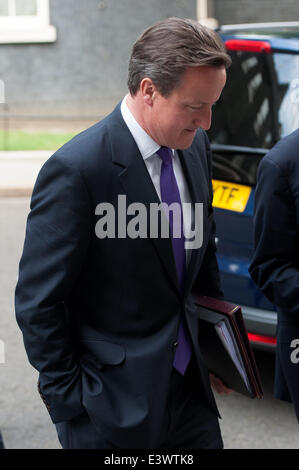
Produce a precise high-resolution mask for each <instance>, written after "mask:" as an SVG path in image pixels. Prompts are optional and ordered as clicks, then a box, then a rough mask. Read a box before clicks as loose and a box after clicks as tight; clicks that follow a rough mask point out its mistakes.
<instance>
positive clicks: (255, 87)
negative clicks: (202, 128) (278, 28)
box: [209, 51, 299, 149]
mask: <svg viewBox="0 0 299 470" xmlns="http://www.w3.org/2000/svg"><path fill="white" fill-rule="evenodd" d="M230 55H231V56H232V61H233V62H232V65H231V67H230V68H229V69H228V71H227V83H226V85H225V88H224V90H223V93H222V96H221V98H220V100H219V101H218V103H217V104H216V106H215V107H214V111H213V121H212V126H211V129H210V131H209V138H210V140H211V142H212V143H218V144H226V145H238V146H245V147H253V148H266V149H269V148H271V147H273V145H274V144H275V143H276V142H277V141H278V140H279V139H280V138H281V137H283V136H285V135H287V134H289V133H290V132H292V131H293V130H295V129H296V128H298V127H299V99H297V100H296V90H298V92H297V94H298V98H299V56H298V55H297V54H284V53H274V54H258V53H251V52H242V51H231V52H230ZM296 80H297V81H296Z"/></svg>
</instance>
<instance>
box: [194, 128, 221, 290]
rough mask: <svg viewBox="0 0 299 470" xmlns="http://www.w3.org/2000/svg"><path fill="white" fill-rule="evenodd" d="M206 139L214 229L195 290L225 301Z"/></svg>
mask: <svg viewBox="0 0 299 470" xmlns="http://www.w3.org/2000/svg"><path fill="white" fill-rule="evenodd" d="M203 134H204V137H205V145H206V153H207V165H208V184H209V195H210V203H209V207H208V211H207V212H208V217H209V218H211V219H212V228H211V232H210V236H209V241H208V245H207V248H206V252H205V255H204V258H203V261H202V264H201V268H200V271H199V274H198V276H197V279H196V281H195V283H194V287H193V290H194V291H195V292H196V293H198V294H203V295H207V296H209V297H215V298H218V299H223V297H224V295H223V291H222V288H221V283H220V275H219V267H218V261H217V257H216V252H217V247H216V242H215V236H216V223H215V219H214V211H213V205H212V202H213V185H212V162H211V159H212V155H211V148H210V143H209V139H208V137H207V135H206V133H205V132H203Z"/></svg>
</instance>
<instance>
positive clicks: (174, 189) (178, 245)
mask: <svg viewBox="0 0 299 470" xmlns="http://www.w3.org/2000/svg"><path fill="white" fill-rule="evenodd" d="M157 154H158V155H159V157H160V158H161V160H162V166H161V176H160V190H161V200H162V202H165V203H166V204H167V205H168V206H170V205H171V204H172V203H174V202H176V203H178V204H179V205H180V209H181V220H180V221H181V225H180V227H179V229H180V232H179V233H180V236H179V237H178V236H177V232H178V231H177V230H176V232H175V235H176V236H175V237H174V236H172V247H173V254H174V258H175V262H176V267H177V274H178V280H179V285H180V288H181V291H182V292H183V286H184V278H185V272H186V255H185V246H184V245H185V239H184V232H183V211H182V203H181V198H180V193H179V188H178V185H177V181H176V179H175V174H174V171H173V165H172V150H171V149H170V148H168V147H161V148H160V149H159V150H158V152H157ZM169 229H170V234H171V235H173V233H174V230H173V211H171V210H170V211H169ZM191 344H192V343H191V338H190V335H189V332H188V329H187V325H186V320H185V318H184V317H183V316H182V319H181V322H180V327H179V335H178V345H177V348H176V351H175V356H174V362H173V366H174V367H175V368H176V369H177V370H178V371H179V372H180V373H181V374H182V375H184V373H185V371H186V369H187V366H188V364H189V361H190V359H191V356H192V346H191Z"/></svg>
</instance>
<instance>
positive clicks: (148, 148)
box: [120, 95, 160, 160]
mask: <svg viewBox="0 0 299 470" xmlns="http://www.w3.org/2000/svg"><path fill="white" fill-rule="evenodd" d="M127 96H128V95H126V96H125V97H124V99H123V100H122V103H121V107H120V109H121V113H122V117H123V119H124V121H125V123H126V125H127V126H128V128H129V131H130V132H131V134H132V136H133V138H134V140H135V142H136V145H137V147H138V149H139V151H140V153H141V155H142V157H143V158H144V160H145V159H146V158H148V157H150V156H151V155H153V154H154V153H156V152H157V151H158V150H159V148H160V145H159V144H157V142H155V141H154V140H153V139H152V138H151V137H150V136H149V135H148V134H147V133H146V132H145V130H144V129H143V128H142V127H141V126H140V124H139V123H138V122H137V121H136V119H135V118H134V116H133V114H132V113H131V111H130V110H129V108H128V105H127V102H126V100H127Z"/></svg>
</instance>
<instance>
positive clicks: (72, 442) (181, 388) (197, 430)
mask: <svg viewBox="0 0 299 470" xmlns="http://www.w3.org/2000/svg"><path fill="white" fill-rule="evenodd" d="M196 374H197V370H196V366H195V364H194V362H193V359H192V360H191V363H190V364H189V366H188V369H187V371H186V373H185V376H182V375H180V374H179V372H177V371H176V370H175V369H173V372H172V375H171V382H170V387H169V394H168V401H167V406H166V409H165V416H164V425H163V430H162V435H163V437H162V439H161V442H160V444H159V445H158V446H157V448H160V449H221V448H223V442H222V438H221V432H220V428H219V423H218V418H217V417H216V416H215V414H214V413H213V412H212V411H211V410H210V409H209V408H208V407H207V405H206V404H205V401H204V399H203V398H202V392H201V389H200V386H198V385H196V384H198V383H199V382H198V380H197V377H196ZM56 429H57V433H58V438H59V440H60V443H61V445H62V447H63V448H64V449H113V445H111V444H110V443H109V442H107V441H106V440H105V436H102V435H100V434H99V433H98V432H97V431H96V430H95V428H94V426H93V425H92V423H91V422H90V420H89V418H88V416H87V414H86V415H81V416H79V417H77V418H74V419H72V420H70V421H65V422H63V423H58V424H56ZM124 442H125V435H124ZM124 448H126V446H125V445H124Z"/></svg>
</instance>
